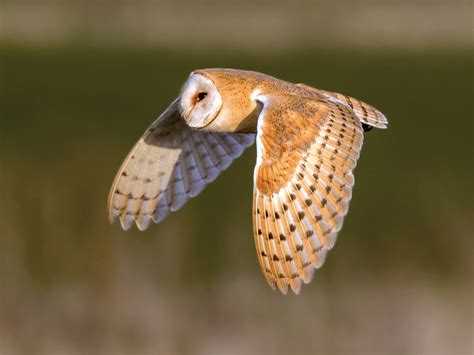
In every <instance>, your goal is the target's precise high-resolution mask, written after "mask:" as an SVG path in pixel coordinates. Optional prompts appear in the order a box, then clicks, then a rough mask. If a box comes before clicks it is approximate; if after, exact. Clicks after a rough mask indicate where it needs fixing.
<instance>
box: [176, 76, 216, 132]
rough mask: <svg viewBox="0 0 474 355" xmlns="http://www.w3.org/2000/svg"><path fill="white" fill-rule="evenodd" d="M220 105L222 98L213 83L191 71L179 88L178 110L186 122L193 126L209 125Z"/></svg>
mask: <svg viewBox="0 0 474 355" xmlns="http://www.w3.org/2000/svg"><path fill="white" fill-rule="evenodd" d="M221 107H222V98H221V95H220V94H219V92H218V91H217V88H216V86H215V85H214V83H213V82H212V81H211V80H210V79H208V78H206V77H204V76H203V75H201V74H197V73H192V74H191V75H190V77H189V79H188V80H187V81H186V83H185V84H184V86H183V88H182V90H181V100H180V102H179V110H180V112H181V115H182V116H183V118H184V120H185V122H186V124H187V125H188V126H189V127H193V128H203V127H206V126H207V125H209V124H210V123H211V122H212V121H213V120H214V119H215V118H216V117H217V115H218V113H219V111H220V109H221Z"/></svg>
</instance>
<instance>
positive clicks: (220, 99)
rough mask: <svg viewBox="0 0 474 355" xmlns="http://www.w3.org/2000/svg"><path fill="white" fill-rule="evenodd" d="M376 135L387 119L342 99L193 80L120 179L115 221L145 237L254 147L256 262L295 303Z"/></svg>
mask: <svg viewBox="0 0 474 355" xmlns="http://www.w3.org/2000/svg"><path fill="white" fill-rule="evenodd" d="M372 127H377V128H386V127H387V119H386V118H385V116H384V115H383V114H382V113H381V112H380V111H378V110H376V109H375V108H373V107H372V106H370V105H367V104H366V103H364V102H362V101H359V100H357V99H354V98H352V97H349V96H346V95H342V94H338V93H333V92H328V91H324V90H318V89H315V88H312V87H310V86H307V85H304V84H292V83H289V82H286V81H283V80H279V79H276V78H274V77H271V76H268V75H265V74H261V73H257V72H252V71H244V70H235V69H203V70H195V71H193V72H192V73H191V75H190V76H189V78H188V80H187V81H186V83H185V84H184V85H183V88H182V89H181V93H180V95H179V97H178V98H177V99H176V100H175V101H173V102H172V103H171V105H170V106H169V107H168V108H167V109H166V110H165V112H163V113H162V114H161V115H160V117H158V119H157V120H156V121H155V122H153V124H152V125H151V126H150V127H149V128H148V129H147V131H146V132H145V134H144V135H143V137H142V138H141V139H140V140H139V141H138V143H137V144H136V145H135V146H134V147H133V149H132V150H131V152H130V153H129V155H128V156H127V157H126V159H125V161H124V162H123V164H122V166H121V168H120V169H119V172H118V173H117V176H116V178H115V181H114V183H113V184H112V188H111V191H110V196H109V206H108V208H109V218H110V221H111V222H112V223H113V222H114V221H115V220H116V219H119V220H120V223H121V225H122V227H123V228H124V229H129V228H130V227H131V226H132V225H133V224H136V225H137V226H138V228H139V229H141V230H144V229H146V228H147V227H148V226H149V225H150V223H151V221H153V222H155V223H159V222H161V221H162V220H163V219H164V218H165V217H166V216H167V215H168V214H169V212H170V211H176V210H178V209H179V208H181V207H182V206H183V205H184V204H185V203H186V202H187V200H188V199H189V198H190V197H194V196H196V195H198V194H199V193H200V192H201V191H202V190H203V189H204V187H205V186H206V185H207V184H208V183H210V182H211V181H213V180H214V179H215V178H216V177H217V176H218V175H219V174H220V172H221V171H222V170H224V169H226V168H227V167H228V166H229V165H230V164H231V163H232V161H233V160H234V159H236V158H238V157H239V156H240V155H241V154H242V152H243V151H244V149H245V148H246V147H248V146H250V145H252V144H253V143H254V141H255V138H256V141H257V163H256V166H255V171H254V197H253V226H254V228H253V229H254V231H253V234H254V239H255V245H256V248H257V256H258V260H259V262H260V266H261V269H262V271H263V274H264V275H265V278H266V279H267V281H268V282H269V284H270V285H271V286H272V287H273V288H275V287H278V288H279V289H280V291H282V292H283V293H287V291H288V288H291V289H292V290H293V291H294V292H295V293H298V292H299V291H300V288H301V284H302V283H303V282H304V283H308V282H309V281H311V279H312V276H313V273H314V270H315V269H317V268H319V267H320V266H321V265H322V264H323V263H324V259H325V257H326V253H327V251H328V250H329V249H331V248H332V247H333V246H334V243H335V241H336V238H337V234H338V232H339V231H340V230H341V228H342V223H343V220H344V216H345V215H346V214H347V211H348V207H349V201H350V199H351V191H352V186H353V185H354V176H353V173H352V171H353V170H354V168H355V166H356V163H357V159H358V157H359V154H360V150H361V148H362V141H363V132H364V131H365V130H369V129H370V128H372Z"/></svg>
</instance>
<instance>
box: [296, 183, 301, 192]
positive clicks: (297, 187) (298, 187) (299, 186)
mask: <svg viewBox="0 0 474 355" xmlns="http://www.w3.org/2000/svg"><path fill="white" fill-rule="evenodd" d="M295 186H296V189H297V190H298V191H299V190H301V185H300V184H298V183H296V184H295Z"/></svg>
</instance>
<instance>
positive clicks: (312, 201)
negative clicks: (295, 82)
mask: <svg viewBox="0 0 474 355" xmlns="http://www.w3.org/2000/svg"><path fill="white" fill-rule="evenodd" d="M257 100H259V101H261V102H262V103H263V105H264V106H263V110H262V112H261V114H260V116H259V118H258V127H257V165H256V167H255V172H254V184H255V185H254V203H253V205H254V206H253V207H254V208H253V222H254V238H255V244H256V248H257V253H258V258H259V261H260V265H261V268H262V271H263V273H264V275H265V278H266V279H267V281H268V282H269V284H270V285H271V286H272V287H273V288H274V287H275V286H277V287H278V288H279V289H280V290H281V291H282V292H283V293H286V292H287V290H288V286H290V287H291V289H292V290H293V291H294V292H295V293H298V292H299V290H300V287H301V283H302V282H305V283H308V282H309V281H310V280H311V279H312V276H313V272H314V270H315V269H317V268H319V267H320V266H321V265H322V264H323V263H324V259H325V257H326V253H327V251H328V250H329V249H331V248H332V247H333V246H334V243H335V241H336V237H337V233H338V232H339V231H340V229H341V228H342V223H343V218H344V216H345V215H346V213H347V211H348V206H349V201H350V199H351V190H352V186H353V185H354V177H353V175H352V170H353V169H354V167H355V166H356V161H357V158H358V157H359V152H360V149H361V147H362V141H363V131H362V127H361V123H360V122H359V119H358V118H357V117H356V116H355V115H354V113H353V112H352V111H351V110H350V109H349V108H348V107H347V106H346V105H343V104H341V103H337V102H331V101H327V100H325V99H322V98H320V99H317V98H310V97H302V96H296V95H286V94H273V95H261V96H258V97H257Z"/></svg>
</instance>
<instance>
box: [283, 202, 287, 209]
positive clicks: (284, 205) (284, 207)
mask: <svg viewBox="0 0 474 355" xmlns="http://www.w3.org/2000/svg"><path fill="white" fill-rule="evenodd" d="M283 209H284V210H285V211H288V206H287V205H286V203H284V204H283Z"/></svg>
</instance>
